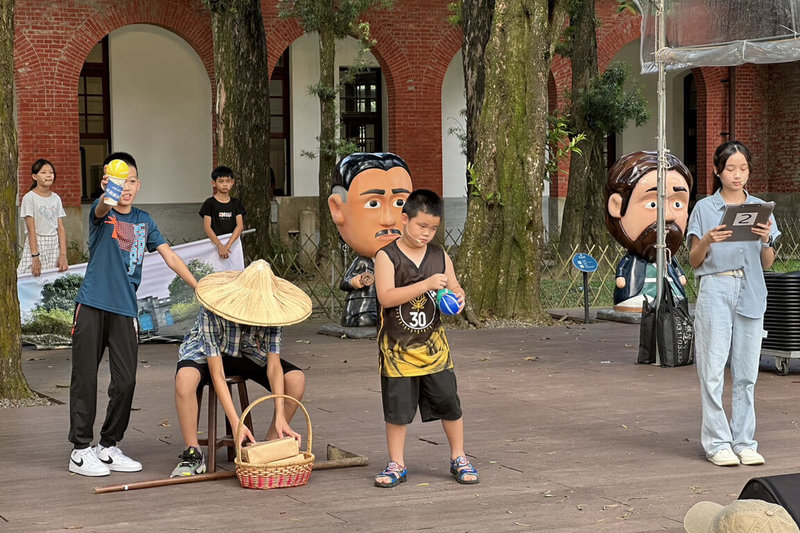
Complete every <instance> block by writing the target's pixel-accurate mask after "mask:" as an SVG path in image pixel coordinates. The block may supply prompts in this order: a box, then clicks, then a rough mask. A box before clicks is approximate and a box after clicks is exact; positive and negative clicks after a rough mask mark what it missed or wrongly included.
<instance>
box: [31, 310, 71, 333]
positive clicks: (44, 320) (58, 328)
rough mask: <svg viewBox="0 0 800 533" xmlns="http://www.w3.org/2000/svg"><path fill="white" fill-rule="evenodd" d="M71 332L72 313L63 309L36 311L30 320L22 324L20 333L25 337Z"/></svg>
mask: <svg viewBox="0 0 800 533" xmlns="http://www.w3.org/2000/svg"><path fill="white" fill-rule="evenodd" d="M71 331H72V312H71V311H65V310H64V309H50V310H44V309H36V310H34V311H33V313H32V314H31V320H30V321H29V322H25V323H23V324H22V333H24V334H26V335H43V334H48V333H49V334H54V335H65V336H67V337H69V336H70V333H71Z"/></svg>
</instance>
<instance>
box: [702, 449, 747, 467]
mask: <svg viewBox="0 0 800 533" xmlns="http://www.w3.org/2000/svg"><path fill="white" fill-rule="evenodd" d="M708 460H709V461H711V462H712V463H714V464H715V465H717V466H738V465H739V458H738V457H737V456H736V454H735V453H733V450H730V449H725V450H720V451H718V452H717V453H715V454H714V455H710V456H708Z"/></svg>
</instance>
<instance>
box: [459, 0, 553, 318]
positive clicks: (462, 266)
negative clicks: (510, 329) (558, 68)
mask: <svg viewBox="0 0 800 533" xmlns="http://www.w3.org/2000/svg"><path fill="white" fill-rule="evenodd" d="M561 4H562V3H561V2H558V1H553V0H549V1H548V0H497V2H496V4H495V9H494V16H493V20H492V29H491V35H490V38H489V41H488V43H487V46H486V51H485V62H486V82H485V93H484V99H483V104H482V106H480V108H481V114H480V118H479V120H478V121H477V127H476V134H477V139H478V142H479V144H478V146H477V151H476V154H475V171H476V187H475V190H474V192H473V195H471V196H470V197H469V199H468V213H467V221H466V226H465V231H464V237H463V241H462V249H461V250H460V251H459V256H458V265H459V266H458V273H459V275H460V277H461V279H462V282H463V285H464V289H465V291H466V293H467V303H468V305H469V306H470V310H471V311H472V312H474V314H475V315H476V316H477V317H478V318H484V317H489V316H495V317H521V318H531V319H536V320H542V321H547V320H549V317H548V315H547V313H546V312H545V310H544V309H543V307H542V304H541V300H540V297H539V279H540V271H541V261H542V254H541V244H542V229H543V223H542V183H543V180H544V178H545V173H546V165H545V148H546V147H545V143H546V138H547V135H546V133H547V131H546V128H547V76H548V72H549V69H550V62H551V58H552V48H553V42H554V35H556V33H555V32H554V31H553V27H554V26H555V27H560V25H561V21H563V17H561V16H560V15H559V13H561V12H562V11H563V9H562V8H563V6H562V5H561ZM548 5H549V7H550V8H552V10H551V9H548ZM468 16H469V15H468ZM469 119H472V117H468V120H469Z"/></svg>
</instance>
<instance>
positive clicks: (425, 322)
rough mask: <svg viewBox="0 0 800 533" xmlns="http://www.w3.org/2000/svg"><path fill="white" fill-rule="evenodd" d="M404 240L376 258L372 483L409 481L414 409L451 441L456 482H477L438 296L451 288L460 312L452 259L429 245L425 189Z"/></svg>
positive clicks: (435, 206) (431, 213)
mask: <svg viewBox="0 0 800 533" xmlns="http://www.w3.org/2000/svg"><path fill="white" fill-rule="evenodd" d="M400 216H401V221H402V223H403V235H402V236H401V237H400V238H399V239H397V240H395V241H393V242H392V243H391V244H388V245H387V246H385V247H383V248H382V249H381V250H380V251H379V252H378V255H377V256H376V258H375V288H376V292H377V296H378V302H379V303H380V306H381V309H380V325H379V330H378V350H379V352H380V366H381V396H382V400H383V417H384V420H385V421H386V442H387V444H388V447H389V461H390V462H389V464H388V465H387V466H386V469H385V470H384V471H383V472H381V473H380V474H378V475H377V476H376V477H375V485H376V486H378V487H394V486H395V485H397V484H399V483H403V482H404V481H406V478H407V470H406V467H405V462H404V460H403V452H404V448H405V439H406V426H407V425H408V424H410V423H411V421H412V420H413V419H414V415H415V414H416V412H417V406H418V405H419V411H420V416H421V417H422V421H423V422H430V421H432V420H441V421H442V426H443V427H444V432H445V434H446V435H447V440H448V442H449V443H450V472H451V473H452V474H453V476H455V478H456V481H458V482H459V483H465V484H472V483H478V473H477V472H476V471H475V469H474V468H473V467H472V465H471V464H470V463H469V461H468V460H467V458H466V456H465V454H464V423H463V420H462V418H461V402H460V400H459V399H458V394H457V392H456V376H455V374H454V373H453V360H452V359H451V357H450V346H449V345H448V343H447V336H446V335H445V332H444V327H443V326H442V324H441V321H440V319H439V309H438V308H437V306H436V291H438V290H439V289H444V288H447V289H450V290H451V291H453V292H454V293H455V294H456V296H457V297H458V301H459V303H460V305H461V307H462V308H463V306H464V297H465V295H464V290H463V289H462V288H461V286H460V285H459V284H458V280H457V279H456V273H455V269H454V268H453V262H452V261H451V260H450V257H449V256H448V255H447V253H445V251H444V250H442V249H441V248H440V247H438V246H429V243H430V241H431V240H432V239H433V238H434V236H435V235H436V229H437V228H438V227H439V223H440V222H441V220H442V200H441V198H439V196H438V195H437V194H436V193H434V192H432V191H428V190H424V189H419V190H416V191H414V192H412V193H411V194H410V195H409V197H408V200H406V203H405V205H404V206H403V213H402V214H401V215H400Z"/></svg>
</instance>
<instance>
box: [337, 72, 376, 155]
mask: <svg viewBox="0 0 800 533" xmlns="http://www.w3.org/2000/svg"><path fill="white" fill-rule="evenodd" d="M339 76H340V79H343V78H345V77H346V76H347V68H346V67H342V68H341V69H339ZM339 110H340V112H341V121H342V122H341V125H342V127H341V133H340V135H341V137H342V138H343V139H347V140H350V141H353V142H355V143H356V144H358V149H359V150H361V151H362V152H381V151H383V124H382V122H381V69H379V68H370V69H366V70H364V71H361V72H358V73H357V74H355V76H353V79H352V80H349V81H348V82H347V83H345V84H344V86H343V88H342V92H341V96H340V100H339Z"/></svg>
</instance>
